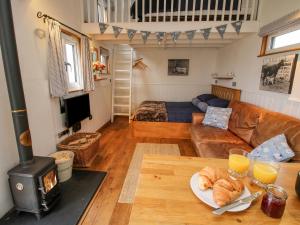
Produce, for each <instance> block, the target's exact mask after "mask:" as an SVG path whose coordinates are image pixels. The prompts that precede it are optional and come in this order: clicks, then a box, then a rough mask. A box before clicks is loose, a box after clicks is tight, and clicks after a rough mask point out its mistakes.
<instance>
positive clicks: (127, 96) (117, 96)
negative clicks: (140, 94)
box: [114, 95, 130, 98]
mask: <svg viewBox="0 0 300 225" xmlns="http://www.w3.org/2000/svg"><path fill="white" fill-rule="evenodd" d="M114 98H130V96H129V95H126V96H120V95H116V96H114Z"/></svg>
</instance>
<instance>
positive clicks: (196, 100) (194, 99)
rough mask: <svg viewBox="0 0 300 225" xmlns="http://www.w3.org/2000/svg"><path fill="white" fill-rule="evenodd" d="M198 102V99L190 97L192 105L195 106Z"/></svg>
mask: <svg viewBox="0 0 300 225" xmlns="http://www.w3.org/2000/svg"><path fill="white" fill-rule="evenodd" d="M199 102H200V100H199V99H198V98H193V99H192V104H193V105H194V106H196V107H197V105H198V104H199Z"/></svg>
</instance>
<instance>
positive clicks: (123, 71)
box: [115, 69, 130, 73]
mask: <svg viewBox="0 0 300 225" xmlns="http://www.w3.org/2000/svg"><path fill="white" fill-rule="evenodd" d="M115 71H116V72H120V73H130V70H117V69H116V70H115Z"/></svg>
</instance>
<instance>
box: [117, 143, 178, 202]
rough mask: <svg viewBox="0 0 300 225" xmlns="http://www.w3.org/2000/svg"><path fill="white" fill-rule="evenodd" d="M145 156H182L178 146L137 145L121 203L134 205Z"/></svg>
mask: <svg viewBox="0 0 300 225" xmlns="http://www.w3.org/2000/svg"><path fill="white" fill-rule="evenodd" d="M144 154H155V155H175V156H180V150H179V147H178V145H177V144H152V143H137V145H136V147H135V150H134V154H133V157H132V159H131V162H130V165H129V169H128V171H127V175H126V178H125V181H124V184H123V187H122V191H121V194H120V197H119V201H118V202H119V203H133V200H134V196H135V192H136V188H137V185H138V179H139V174H140V169H141V166H142V160H143V155H144Z"/></svg>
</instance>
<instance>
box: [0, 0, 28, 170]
mask: <svg viewBox="0 0 300 225" xmlns="http://www.w3.org/2000/svg"><path fill="white" fill-rule="evenodd" d="M0 45H1V52H2V58H3V65H4V70H5V77H6V84H7V89H8V94H9V100H10V105H11V112H12V118H13V123H14V130H15V135H16V141H17V146H18V152H19V158H20V164H22V165H27V164H29V163H31V162H32V161H33V152H32V146H31V137H30V131H29V124H28V118H27V111H26V104H25V98H24V92H23V85H22V79H21V71H20V65H19V59H18V52H17V44H16V37H15V31H14V23H13V17H12V10H11V2H10V0H1V1H0Z"/></svg>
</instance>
